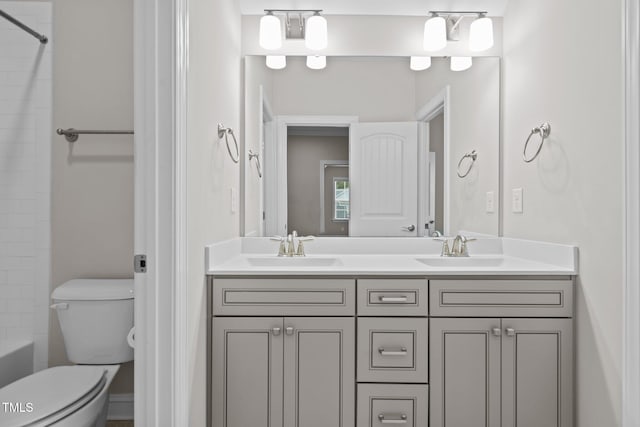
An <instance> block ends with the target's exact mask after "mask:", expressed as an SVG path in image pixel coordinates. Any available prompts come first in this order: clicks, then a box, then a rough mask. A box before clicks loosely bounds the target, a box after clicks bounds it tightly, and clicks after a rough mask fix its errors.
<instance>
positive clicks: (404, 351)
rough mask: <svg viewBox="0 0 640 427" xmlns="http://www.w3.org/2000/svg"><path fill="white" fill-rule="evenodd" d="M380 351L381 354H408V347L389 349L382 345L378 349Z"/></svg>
mask: <svg viewBox="0 0 640 427" xmlns="http://www.w3.org/2000/svg"><path fill="white" fill-rule="evenodd" d="M378 353H380V355H381V356H406V355H407V348H406V347H401V348H399V349H395V350H387V349H386V348H384V347H380V348H379V349H378Z"/></svg>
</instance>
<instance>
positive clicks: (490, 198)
mask: <svg viewBox="0 0 640 427" xmlns="http://www.w3.org/2000/svg"><path fill="white" fill-rule="evenodd" d="M485 210H486V212H487V213H495V211H496V200H495V193H494V192H493V191H487V198H486V207H485Z"/></svg>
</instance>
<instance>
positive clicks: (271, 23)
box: [260, 12, 282, 50]
mask: <svg viewBox="0 0 640 427" xmlns="http://www.w3.org/2000/svg"><path fill="white" fill-rule="evenodd" d="M260 47H261V48H263V49H268V50H275V49H280V48H281V47H282V28H281V27H280V19H278V17H277V16H275V15H274V14H273V13H271V12H268V13H267V14H266V15H264V16H263V17H262V18H260Z"/></svg>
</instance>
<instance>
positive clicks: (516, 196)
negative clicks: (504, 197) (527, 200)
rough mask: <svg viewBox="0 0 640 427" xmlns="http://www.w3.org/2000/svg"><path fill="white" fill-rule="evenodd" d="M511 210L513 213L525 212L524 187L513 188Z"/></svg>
mask: <svg viewBox="0 0 640 427" xmlns="http://www.w3.org/2000/svg"><path fill="white" fill-rule="evenodd" d="M511 211H512V212H513V213H522V212H524V210H523V208H522V188H514V189H513V190H511Z"/></svg>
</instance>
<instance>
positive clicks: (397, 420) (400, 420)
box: [378, 414, 407, 424]
mask: <svg viewBox="0 0 640 427" xmlns="http://www.w3.org/2000/svg"><path fill="white" fill-rule="evenodd" d="M390 417H393V418H390ZM378 419H379V420H380V423H382V424H406V423H407V416H406V415H405V414H401V415H400V416H398V415H393V416H391V415H386V414H380V415H378Z"/></svg>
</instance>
